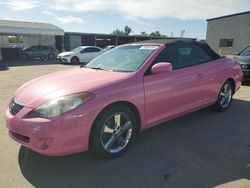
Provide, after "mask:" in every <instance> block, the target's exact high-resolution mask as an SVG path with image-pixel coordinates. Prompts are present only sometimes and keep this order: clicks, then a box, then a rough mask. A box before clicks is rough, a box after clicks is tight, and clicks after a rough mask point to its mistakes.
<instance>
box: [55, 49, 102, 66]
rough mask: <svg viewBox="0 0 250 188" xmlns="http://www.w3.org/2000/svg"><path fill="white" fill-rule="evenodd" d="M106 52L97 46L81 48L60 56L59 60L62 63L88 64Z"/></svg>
mask: <svg viewBox="0 0 250 188" xmlns="http://www.w3.org/2000/svg"><path fill="white" fill-rule="evenodd" d="M103 52H105V51H104V50H103V49H101V48H99V47H95V46H80V47H77V48H75V49H74V50H72V51H69V52H62V53H60V54H58V56H57V60H58V61H59V62H62V63H72V64H77V63H80V62H81V63H87V62H89V61H91V60H92V59H94V58H95V57H97V56H98V55H100V54H102V53H103Z"/></svg>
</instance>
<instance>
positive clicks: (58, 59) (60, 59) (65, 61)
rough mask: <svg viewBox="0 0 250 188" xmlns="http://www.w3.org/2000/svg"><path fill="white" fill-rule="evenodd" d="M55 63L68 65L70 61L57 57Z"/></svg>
mask: <svg viewBox="0 0 250 188" xmlns="http://www.w3.org/2000/svg"><path fill="white" fill-rule="evenodd" d="M57 61H58V62H59V63H70V61H69V60H68V59H67V58H64V57H59V56H57Z"/></svg>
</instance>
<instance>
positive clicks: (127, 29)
mask: <svg viewBox="0 0 250 188" xmlns="http://www.w3.org/2000/svg"><path fill="white" fill-rule="evenodd" d="M131 32H132V29H131V28H130V27H129V26H127V25H126V26H125V27H124V33H125V35H129V34H130V33H131Z"/></svg>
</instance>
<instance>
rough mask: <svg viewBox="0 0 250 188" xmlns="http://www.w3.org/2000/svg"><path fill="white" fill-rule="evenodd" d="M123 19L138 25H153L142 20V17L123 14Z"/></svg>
mask: <svg viewBox="0 0 250 188" xmlns="http://www.w3.org/2000/svg"><path fill="white" fill-rule="evenodd" d="M123 19H124V20H125V21H126V20H128V21H132V22H134V23H136V24H138V25H145V26H153V24H150V23H148V22H145V21H143V20H142V19H140V18H138V17H133V16H125V17H124V18H123Z"/></svg>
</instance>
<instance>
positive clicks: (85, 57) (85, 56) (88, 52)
mask: <svg viewBox="0 0 250 188" xmlns="http://www.w3.org/2000/svg"><path fill="white" fill-rule="evenodd" d="M92 55H93V54H92V47H86V48H84V49H83V50H81V52H80V54H79V59H80V62H89V61H90V60H91V59H92Z"/></svg>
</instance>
